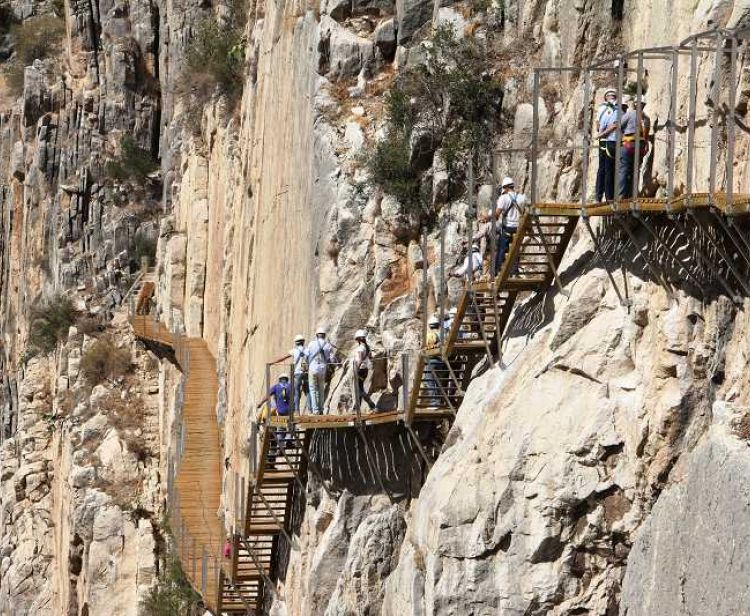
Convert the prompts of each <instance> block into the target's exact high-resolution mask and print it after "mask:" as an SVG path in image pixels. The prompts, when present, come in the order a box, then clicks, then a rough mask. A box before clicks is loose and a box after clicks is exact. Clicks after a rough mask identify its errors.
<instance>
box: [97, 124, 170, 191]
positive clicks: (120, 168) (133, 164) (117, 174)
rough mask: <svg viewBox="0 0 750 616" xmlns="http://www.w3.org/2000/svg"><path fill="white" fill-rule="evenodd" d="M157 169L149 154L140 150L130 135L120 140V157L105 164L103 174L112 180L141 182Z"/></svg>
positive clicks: (157, 165)
mask: <svg viewBox="0 0 750 616" xmlns="http://www.w3.org/2000/svg"><path fill="white" fill-rule="evenodd" d="M158 168H159V163H158V162H156V161H155V160H154V158H153V156H151V152H149V151H148V150H144V149H143V148H141V147H140V146H139V145H138V144H137V143H136V142H135V140H134V139H133V138H132V137H131V136H130V135H124V136H123V137H122V139H121V140H120V155H119V156H118V157H117V158H116V159H114V160H111V161H109V162H108V163H107V164H106V166H105V167H104V172H105V173H106V174H107V177H109V178H112V179H113V180H119V181H124V180H134V181H136V182H143V181H144V180H145V179H146V176H147V175H148V174H149V173H151V172H153V171H156V170H157V169H158Z"/></svg>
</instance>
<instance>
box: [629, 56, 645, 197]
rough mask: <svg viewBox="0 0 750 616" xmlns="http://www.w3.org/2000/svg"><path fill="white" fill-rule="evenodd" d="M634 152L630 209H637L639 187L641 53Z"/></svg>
mask: <svg viewBox="0 0 750 616" xmlns="http://www.w3.org/2000/svg"><path fill="white" fill-rule="evenodd" d="M635 76H636V77H635V78H636V84H635V107H636V109H635V126H636V128H635V144H634V145H635V152H634V153H633V182H632V184H631V191H632V194H631V203H632V208H633V209H637V208H638V192H639V190H638V189H639V187H640V185H641V142H642V141H643V135H642V134H641V125H642V122H643V111H642V105H641V102H642V100H643V52H642V51H639V52H638V65H637V70H636V73H635Z"/></svg>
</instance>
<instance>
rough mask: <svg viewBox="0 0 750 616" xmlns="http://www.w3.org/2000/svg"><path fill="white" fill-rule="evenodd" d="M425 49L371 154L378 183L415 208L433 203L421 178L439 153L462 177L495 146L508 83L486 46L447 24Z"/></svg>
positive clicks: (453, 174)
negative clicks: (471, 161) (472, 160)
mask: <svg viewBox="0 0 750 616" xmlns="http://www.w3.org/2000/svg"><path fill="white" fill-rule="evenodd" d="M424 54H425V57H424V60H423V62H421V63H419V64H416V65H414V66H411V67H409V68H407V69H406V70H405V71H403V72H402V73H401V74H400V75H399V77H398V79H397V81H396V84H395V86H394V87H393V89H392V90H391V91H390V92H389V94H388V96H387V98H386V113H387V117H386V130H385V137H384V138H383V139H381V140H380V141H378V142H376V143H375V144H374V145H373V146H372V147H371V149H370V151H369V152H368V155H367V159H366V164H367V168H368V171H369V173H370V178H371V181H372V183H374V184H375V185H377V186H380V187H381V188H382V189H383V190H385V191H386V192H389V193H391V194H393V195H394V196H395V197H397V198H398V199H399V201H401V202H402V204H404V205H405V206H407V207H415V206H420V204H423V203H426V202H427V201H428V198H427V195H422V194H421V193H420V186H421V176H422V174H423V173H424V171H426V170H427V169H428V168H429V167H430V166H431V165H432V164H433V162H434V160H433V157H434V154H435V152H437V151H439V152H440V159H441V161H442V162H443V164H444V165H445V171H446V172H447V173H448V180H449V182H450V183H453V184H454V185H456V184H458V183H459V182H460V181H461V178H462V175H463V173H464V167H465V162H466V161H467V160H468V158H469V156H470V155H471V154H472V153H476V152H480V151H483V150H486V149H488V148H489V146H490V142H491V136H492V133H493V130H494V122H495V118H496V117H497V114H498V112H499V109H500V105H501V103H502V86H501V84H500V83H499V82H498V81H497V80H495V79H493V78H492V76H491V74H490V67H491V62H490V57H489V55H488V52H487V49H486V48H485V46H484V45H483V44H482V43H480V42H478V41H476V40H474V39H472V38H470V37H458V36H457V34H456V32H455V31H454V29H453V28H452V26H450V25H445V26H441V27H440V28H438V29H437V31H436V32H435V36H434V37H433V39H432V40H431V41H429V42H427V43H426V44H425V46H424Z"/></svg>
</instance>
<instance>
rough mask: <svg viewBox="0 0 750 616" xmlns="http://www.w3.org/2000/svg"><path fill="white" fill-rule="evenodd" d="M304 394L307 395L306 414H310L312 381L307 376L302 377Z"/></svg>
mask: <svg viewBox="0 0 750 616" xmlns="http://www.w3.org/2000/svg"><path fill="white" fill-rule="evenodd" d="M302 392H303V393H304V394H305V413H309V412H310V379H309V377H308V375H307V374H303V375H302Z"/></svg>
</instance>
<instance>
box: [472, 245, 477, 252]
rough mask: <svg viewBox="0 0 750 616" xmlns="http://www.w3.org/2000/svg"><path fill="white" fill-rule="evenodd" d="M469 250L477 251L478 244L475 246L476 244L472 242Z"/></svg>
mask: <svg viewBox="0 0 750 616" xmlns="http://www.w3.org/2000/svg"><path fill="white" fill-rule="evenodd" d="M471 251H472V252H479V246H477V245H476V244H472V245H471Z"/></svg>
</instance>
